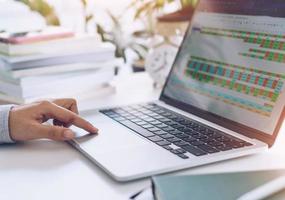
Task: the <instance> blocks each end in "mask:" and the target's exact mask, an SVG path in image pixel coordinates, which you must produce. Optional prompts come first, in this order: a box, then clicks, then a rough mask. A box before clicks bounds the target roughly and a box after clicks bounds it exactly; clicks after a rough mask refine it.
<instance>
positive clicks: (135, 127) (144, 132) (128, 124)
mask: <svg viewBox="0 0 285 200" xmlns="http://www.w3.org/2000/svg"><path fill="white" fill-rule="evenodd" d="M120 123H121V124H123V125H125V126H126V127H128V128H130V129H131V130H133V131H135V132H137V133H138V134H140V135H142V136H144V137H151V136H154V134H153V133H151V132H149V131H148V130H146V129H143V128H141V127H140V126H138V125H136V124H135V123H133V122H131V121H127V120H126V121H122V122H120Z"/></svg>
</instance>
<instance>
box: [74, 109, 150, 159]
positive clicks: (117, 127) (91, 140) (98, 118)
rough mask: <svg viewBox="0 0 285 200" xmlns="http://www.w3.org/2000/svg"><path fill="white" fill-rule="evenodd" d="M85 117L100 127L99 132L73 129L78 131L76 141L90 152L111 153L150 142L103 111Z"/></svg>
mask: <svg viewBox="0 0 285 200" xmlns="http://www.w3.org/2000/svg"><path fill="white" fill-rule="evenodd" d="M85 119H87V120H88V121H89V122H91V123H92V124H93V125H94V126H96V127H97V128H98V129H99V133H98V134H95V135H93V134H89V133H87V132H85V131H83V130H80V129H78V128H75V127H74V128H72V129H73V130H74V131H75V132H76V136H77V138H76V139H75V141H76V142H78V143H79V144H80V146H81V148H82V149H84V150H86V151H87V152H88V153H89V154H92V152H94V153H96V154H101V153H109V152H112V151H115V150H120V149H121V150H122V149H126V148H127V149H129V148H130V147H136V146H142V145H149V144H150V142H149V141H148V140H146V139H144V138H142V137H141V136H138V135H137V134H136V133H135V132H133V131H131V130H130V129H128V128H126V127H124V126H123V125H121V124H119V123H117V122H116V121H113V120H112V119H110V118H108V117H106V116H105V115H103V114H101V113H95V114H94V115H91V116H87V117H85Z"/></svg>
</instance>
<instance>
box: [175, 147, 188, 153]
mask: <svg viewBox="0 0 285 200" xmlns="http://www.w3.org/2000/svg"><path fill="white" fill-rule="evenodd" d="M175 150H176V151H177V152H179V153H186V152H187V151H185V150H184V149H182V148H179V149H175Z"/></svg>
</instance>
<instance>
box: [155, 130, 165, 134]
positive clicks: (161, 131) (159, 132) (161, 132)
mask: <svg viewBox="0 0 285 200" xmlns="http://www.w3.org/2000/svg"><path fill="white" fill-rule="evenodd" d="M154 134H156V135H164V134H168V133H167V132H165V131H163V130H159V131H154Z"/></svg>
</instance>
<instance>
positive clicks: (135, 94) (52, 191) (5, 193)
mask: <svg viewBox="0 0 285 200" xmlns="http://www.w3.org/2000/svg"><path fill="white" fill-rule="evenodd" d="M114 84H116V85H117V93H116V94H114V95H111V96H109V97H106V98H99V99H97V100H94V102H89V103H88V104H84V105H83V104H80V103H79V107H80V108H81V109H84V108H86V107H89V108H91V107H92V108H96V107H98V106H99V107H100V106H108V105H116V104H120V105H122V104H128V103H135V102H142V101H148V100H152V99H155V98H157V97H158V93H159V91H154V90H153V89H152V82H151V80H150V79H149V78H148V76H146V75H145V74H138V75H135V76H133V77H130V78H126V77H121V78H119V80H116V81H115V82H114ZM284 133H285V132H284V128H283V131H282V132H281V133H280V137H279V138H278V142H277V143H276V145H275V146H274V147H273V148H272V149H271V150H269V151H268V152H264V153H261V154H258V155H253V156H248V157H244V158H239V159H234V160H230V161H225V162H220V163H216V164H211V165H208V166H203V167H199V168H195V169H190V170H184V171H182V172H179V173H178V174H194V173H208V172H224V171H237V170H238V171H244V170H257V169H280V168H285V153H284V152H285V151H284V150H285V145H284V144H285V135H284ZM149 183H150V182H149V179H143V180H139V181H134V182H128V183H118V182H116V181H114V180H112V179H111V178H110V177H109V176H108V175H106V174H105V173H104V172H103V171H101V170H100V169H99V168H98V167H96V166H94V165H93V164H91V163H90V162H89V161H88V160H86V159H85V158H84V157H83V156H81V155H80V154H79V153H78V152H77V151H75V150H73V149H71V148H70V147H69V146H68V145H67V144H65V143H59V142H52V141H34V142H28V143H25V144H21V145H5V146H1V147H0V192H1V194H0V198H1V200H4V199H5V200H6V199H9V200H10V199H21V200H34V199H40V200H51V199H68V200H75V199H76V200H77V199H84V200H88V199H92V200H93V199H98V200H99V199H100V200H103V199H107V200H117V199H127V198H128V197H129V195H130V194H132V193H134V192H136V191H138V190H140V189H142V188H143V187H145V186H148V185H149Z"/></svg>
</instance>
